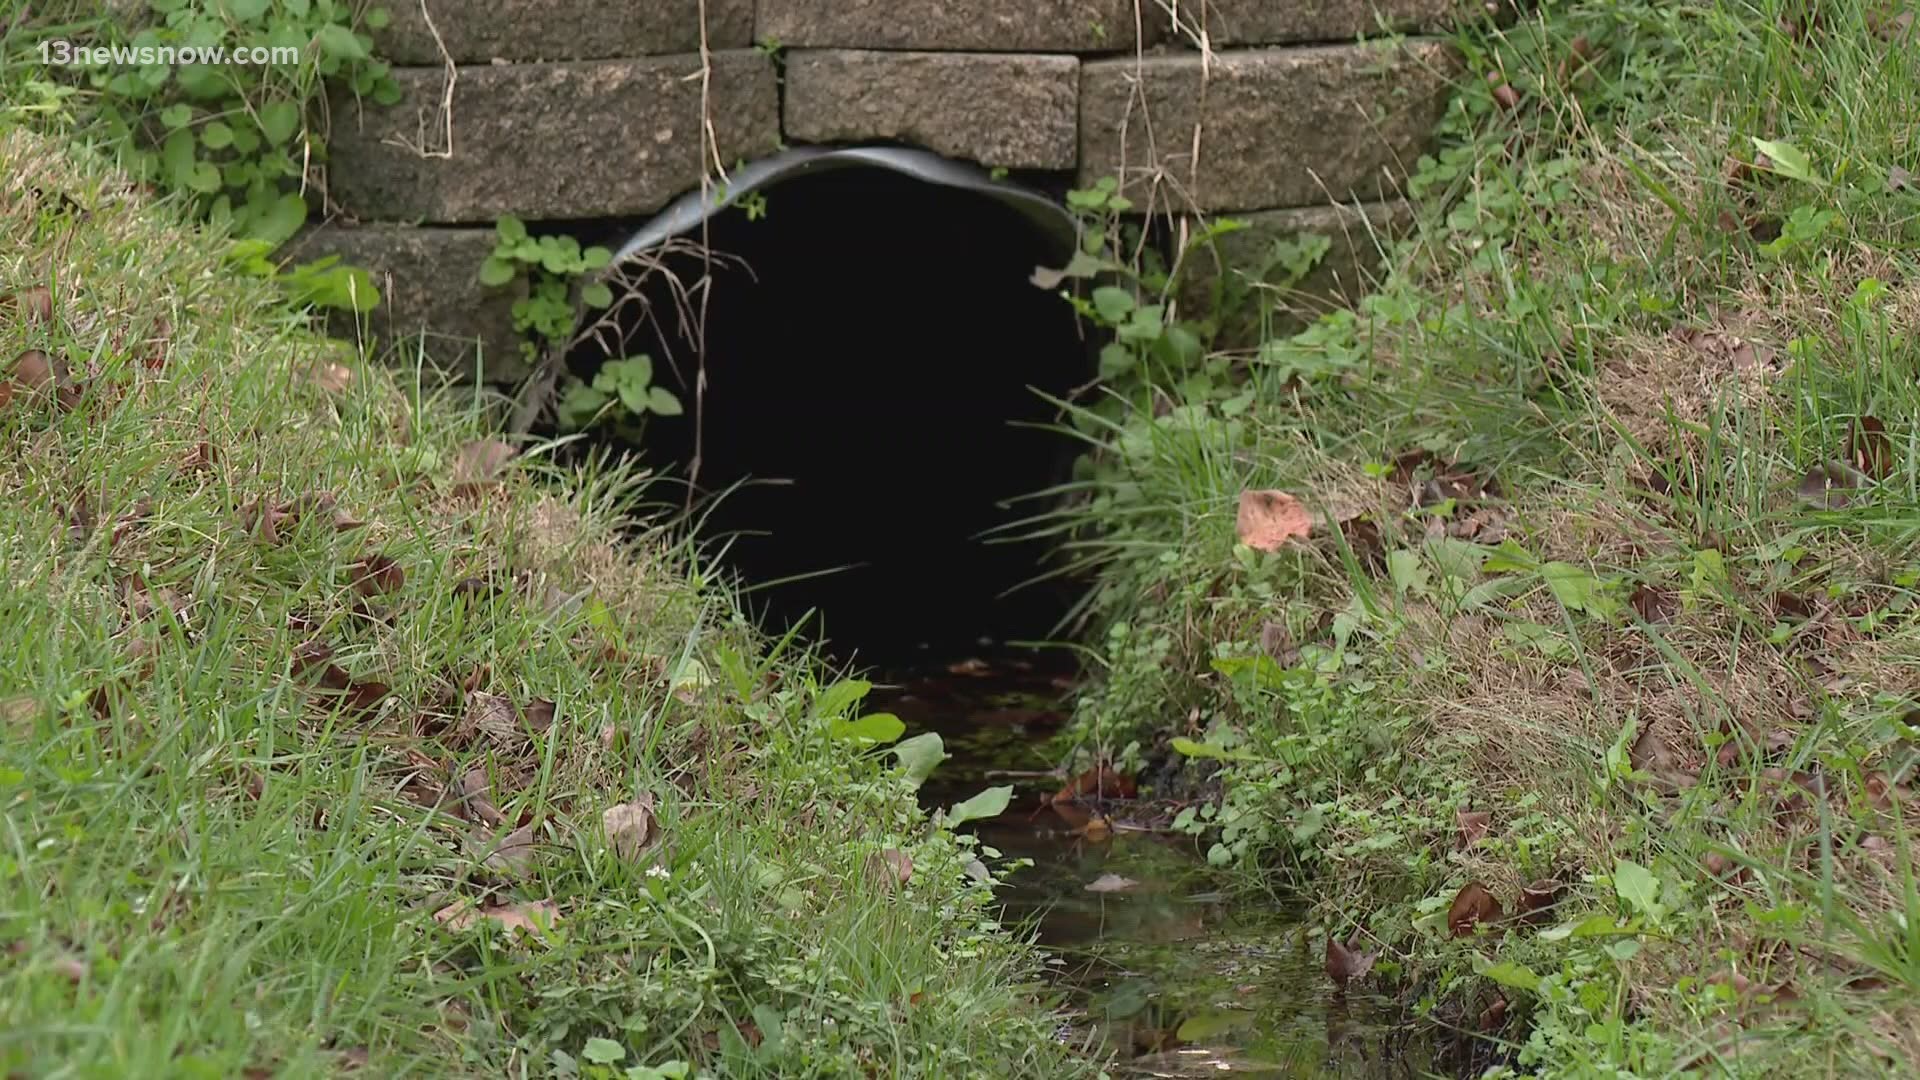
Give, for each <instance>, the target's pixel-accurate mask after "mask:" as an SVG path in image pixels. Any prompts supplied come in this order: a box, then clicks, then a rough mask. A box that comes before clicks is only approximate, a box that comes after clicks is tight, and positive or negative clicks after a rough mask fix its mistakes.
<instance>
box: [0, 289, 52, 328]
mask: <svg viewBox="0 0 1920 1080" xmlns="http://www.w3.org/2000/svg"><path fill="white" fill-rule="evenodd" d="M7 306H8V307H10V308H12V309H13V311H14V314H15V316H16V317H18V318H19V319H20V320H21V321H22V322H25V323H26V324H27V325H29V326H32V325H35V324H39V325H45V324H47V323H50V322H52V321H53V290H51V289H49V288H47V287H46V286H45V285H35V286H32V287H31V288H26V289H21V290H20V291H19V292H17V293H14V294H13V295H12V296H9V297H7Z"/></svg>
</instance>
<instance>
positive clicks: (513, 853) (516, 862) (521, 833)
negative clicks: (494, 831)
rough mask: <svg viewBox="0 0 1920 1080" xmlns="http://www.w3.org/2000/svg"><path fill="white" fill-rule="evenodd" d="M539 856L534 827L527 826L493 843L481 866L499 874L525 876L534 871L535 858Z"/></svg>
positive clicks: (481, 861)
mask: <svg viewBox="0 0 1920 1080" xmlns="http://www.w3.org/2000/svg"><path fill="white" fill-rule="evenodd" d="M538 854H539V847H538V841H537V839H536V834H535V832H534V826H533V825H532V824H526V825H522V826H520V827H519V828H517V829H515V830H513V831H512V832H510V833H508V834H507V835H505V836H503V837H501V838H500V839H499V841H497V842H494V843H491V844H490V845H489V846H488V848H487V851H486V855H485V856H484V857H483V858H482V859H481V860H480V865H482V866H484V867H486V868H487V869H489V870H493V871H496V872H498V873H503V874H525V873H527V872H528V871H530V870H532V869H533V863H534V858H535V856H536V855H538Z"/></svg>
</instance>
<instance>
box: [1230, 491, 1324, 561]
mask: <svg viewBox="0 0 1920 1080" xmlns="http://www.w3.org/2000/svg"><path fill="white" fill-rule="evenodd" d="M1233 525H1234V529H1235V530H1236V531H1237V532H1239V534H1240V542H1241V543H1243V544H1245V545H1247V546H1248V547H1250V548H1253V549H1255V550H1256V551H1279V550H1280V548H1281V547H1282V546H1284V545H1285V544H1286V542H1287V541H1289V540H1293V539H1296V538H1299V537H1303V536H1306V535H1307V534H1308V533H1310V532H1312V531H1313V515H1311V514H1309V513H1307V508H1306V507H1305V506H1302V505H1301V504H1300V500H1299V499H1296V498H1294V497H1293V496H1291V495H1289V494H1287V493H1286V492H1284V491H1271V490H1266V491H1243V492H1241V493H1240V510H1239V512H1238V513H1237V514H1236V515H1235V516H1234V521H1233Z"/></svg>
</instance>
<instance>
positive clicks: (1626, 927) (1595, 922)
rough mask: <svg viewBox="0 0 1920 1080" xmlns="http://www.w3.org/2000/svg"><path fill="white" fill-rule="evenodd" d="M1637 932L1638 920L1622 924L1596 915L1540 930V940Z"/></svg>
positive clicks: (1612, 918)
mask: <svg viewBox="0 0 1920 1080" xmlns="http://www.w3.org/2000/svg"><path fill="white" fill-rule="evenodd" d="M1639 932H1640V920H1638V919H1631V920H1628V921H1627V922H1626V923H1624V924H1623V923H1621V922H1620V921H1619V920H1617V919H1615V918H1614V917H1613V916H1611V915H1604V914H1596V915H1589V916H1587V917H1586V918H1584V919H1576V920H1574V921H1572V922H1565V923H1561V924H1560V925H1559V926H1556V927H1553V928H1552V929H1550V930H1542V931H1540V940H1541V941H1565V940H1566V939H1568V938H1592V937H1616V936H1619V935H1622V934H1637V933H1639Z"/></svg>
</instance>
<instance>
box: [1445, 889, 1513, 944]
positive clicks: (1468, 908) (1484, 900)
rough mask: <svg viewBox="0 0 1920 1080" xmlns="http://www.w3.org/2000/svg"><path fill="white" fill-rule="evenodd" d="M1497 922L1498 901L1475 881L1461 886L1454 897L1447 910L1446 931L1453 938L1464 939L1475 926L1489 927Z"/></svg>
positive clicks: (1498, 912)
mask: <svg viewBox="0 0 1920 1080" xmlns="http://www.w3.org/2000/svg"><path fill="white" fill-rule="evenodd" d="M1499 921H1500V901H1498V900H1495V899H1494V898H1493V894H1492V893H1490V892H1488V891H1487V887H1486V886H1485V885H1482V884H1480V883H1479V882H1477V881H1469V882H1468V883H1467V884H1466V885H1465V886H1463V887H1462V888H1461V889H1460V892H1459V893H1458V894H1456V895H1455V896H1454V898H1453V904H1452V906H1450V907H1448V908H1447V930H1448V931H1449V932H1451V933H1452V935H1453V936H1454V937H1466V936H1467V935H1468V934H1471V933H1473V928H1474V927H1476V926H1483V925H1487V926H1490V925H1492V924H1493V923H1496V922H1499Z"/></svg>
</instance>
